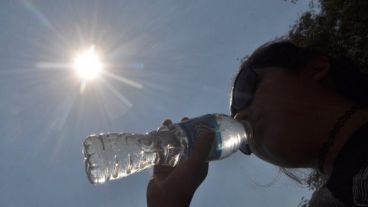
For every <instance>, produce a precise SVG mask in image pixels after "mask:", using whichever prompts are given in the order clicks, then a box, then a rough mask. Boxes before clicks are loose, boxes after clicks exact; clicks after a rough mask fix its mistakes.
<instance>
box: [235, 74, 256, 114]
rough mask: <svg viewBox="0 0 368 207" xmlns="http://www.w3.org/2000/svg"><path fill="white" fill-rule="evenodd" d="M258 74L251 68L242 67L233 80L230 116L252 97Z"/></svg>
mask: <svg viewBox="0 0 368 207" xmlns="http://www.w3.org/2000/svg"><path fill="white" fill-rule="evenodd" d="M257 83H258V75H257V73H256V72H255V71H254V70H253V69H251V68H244V69H242V70H241V71H240V72H239V74H238V76H237V77H236V79H235V81H234V85H233V88H232V91H231V102H230V110H231V116H232V117H234V116H235V115H236V113H238V112H239V111H241V110H243V109H245V108H247V107H248V106H249V105H250V103H251V102H252V100H253V98H254V93H255V91H256V88H257Z"/></svg>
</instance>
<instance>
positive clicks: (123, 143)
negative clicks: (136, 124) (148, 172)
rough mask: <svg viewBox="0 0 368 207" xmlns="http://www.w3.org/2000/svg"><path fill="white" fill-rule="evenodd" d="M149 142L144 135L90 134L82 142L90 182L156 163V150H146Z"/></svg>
mask: <svg viewBox="0 0 368 207" xmlns="http://www.w3.org/2000/svg"><path fill="white" fill-rule="evenodd" d="M143 137H144V139H142V138H143ZM139 140H144V141H139ZM152 144H153V143H152V141H151V140H150V139H149V138H148V139H147V137H145V135H134V134H124V133H121V134H106V135H91V136H89V137H88V138H87V139H86V140H85V141H84V143H83V145H84V150H83V152H84V157H85V167H86V173H87V175H88V178H89V180H90V182H91V183H94V184H96V183H104V182H106V181H107V180H115V179H119V178H121V177H125V176H128V175H130V174H132V173H135V172H138V171H141V170H144V169H146V168H148V167H151V166H153V165H154V164H155V163H156V162H157V158H158V155H157V152H154V151H153V150H145V149H149V148H151V145H152Z"/></svg>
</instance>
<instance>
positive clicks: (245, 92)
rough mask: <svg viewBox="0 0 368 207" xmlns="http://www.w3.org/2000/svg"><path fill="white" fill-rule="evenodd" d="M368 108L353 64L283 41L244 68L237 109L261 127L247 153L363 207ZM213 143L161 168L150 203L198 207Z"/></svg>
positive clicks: (366, 84) (367, 80)
mask: <svg viewBox="0 0 368 207" xmlns="http://www.w3.org/2000/svg"><path fill="white" fill-rule="evenodd" d="M367 103H368V77H367V75H364V74H360V72H359V67H358V66H357V65H356V64H355V63H354V62H352V61H351V60H350V59H348V58H345V57H334V58H333V57H329V56H327V55H324V54H321V53H319V52H317V51H313V50H311V49H308V48H300V47H296V46H295V45H293V44H292V43H290V42H288V41H282V42H271V43H269V44H266V45H264V46H262V47H260V48H259V49H257V50H256V51H255V52H254V53H253V54H252V55H251V56H250V57H249V58H247V60H246V61H244V62H243V63H242V65H241V67H240V71H239V72H238V74H237V77H236V79H235V81H234V86H233V90H232V93H231V101H230V104H231V106H230V108H231V113H232V116H233V117H234V118H235V119H237V120H243V119H246V120H248V121H250V123H251V124H252V126H253V130H254V137H253V139H251V140H249V141H248V147H246V148H244V149H242V151H243V152H244V153H245V154H250V153H254V154H255V155H256V156H258V157H259V158H261V159H263V160H265V161H267V162H270V163H272V164H274V165H277V166H280V167H282V168H312V169H315V170H316V171H318V172H320V173H322V175H324V176H325V177H326V185H325V187H324V189H327V190H328V191H330V192H331V194H332V195H333V197H335V198H336V199H338V200H340V201H341V202H342V203H344V204H345V205H347V206H359V205H360V206H362V205H365V204H367V205H368V185H366V183H365V180H366V179H367V178H368V175H366V174H367V173H365V169H366V168H367V169H368V165H367V163H366V161H367V160H368V150H365V147H366V146H368V109H367V108H366V107H364V106H365V105H366V104H367ZM164 124H166V125H168V124H171V122H170V121H166V122H165V123H164ZM212 140H213V134H212V133H211V132H209V133H207V134H205V135H204V136H203V137H202V139H199V140H198V143H197V145H198V146H199V147H197V148H196V151H195V152H194V153H193V154H192V155H191V156H190V158H189V159H188V160H187V161H186V162H184V163H183V164H181V165H180V166H178V167H176V168H171V167H165V166H158V167H156V168H155V169H154V174H153V178H152V180H151V181H150V183H149V185H148V189H147V202H148V206H161V207H163V206H189V205H190V201H191V199H192V197H193V195H194V192H195V190H196V189H197V188H198V186H199V185H200V184H201V182H202V181H203V180H204V179H205V177H206V175H207V171H208V163H207V162H206V157H207V155H208V151H209V148H210V145H211V143H212ZM366 165H367V166H366ZM183 178H185V179H183ZM178 186H180V188H178ZM316 197H318V196H317V195H315V196H314V198H316ZM312 200H313V199H312ZM314 201H315V199H314Z"/></svg>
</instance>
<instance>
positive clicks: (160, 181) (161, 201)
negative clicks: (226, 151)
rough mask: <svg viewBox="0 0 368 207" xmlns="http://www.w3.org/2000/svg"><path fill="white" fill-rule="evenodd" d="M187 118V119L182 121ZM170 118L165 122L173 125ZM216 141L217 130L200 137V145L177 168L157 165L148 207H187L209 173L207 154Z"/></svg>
mask: <svg viewBox="0 0 368 207" xmlns="http://www.w3.org/2000/svg"><path fill="white" fill-rule="evenodd" d="M185 120H187V118H183V119H182V121H185ZM171 124H172V122H171V120H166V121H165V122H164V123H163V125H165V126H169V125H171ZM213 140H214V133H213V132H207V133H204V134H203V135H202V136H201V137H200V138H199V139H197V142H196V147H195V150H194V151H193V153H192V154H191V155H190V156H189V158H188V160H185V161H183V162H182V163H180V164H179V165H178V166H176V167H171V166H163V165H161V166H160V165H156V166H155V167H154V168H153V176H152V179H151V180H150V182H149V183H148V187H147V206H148V207H174V206H175V207H184V206H185V207H187V206H189V205H190V202H191V200H192V197H193V195H194V192H195V191H196V190H197V188H198V187H199V185H200V184H201V183H202V182H203V180H204V179H205V178H206V176H207V173H208V162H207V157H208V154H209V152H210V149H211V145H212V142H213Z"/></svg>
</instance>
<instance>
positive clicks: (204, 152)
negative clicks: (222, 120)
mask: <svg viewBox="0 0 368 207" xmlns="http://www.w3.org/2000/svg"><path fill="white" fill-rule="evenodd" d="M214 139H215V133H214V131H213V130H206V131H205V132H203V133H202V135H200V136H199V137H198V138H197V140H196V142H195V144H194V146H193V147H194V151H193V152H192V154H191V155H189V158H188V160H187V162H188V164H189V165H193V167H196V166H199V165H202V164H203V163H205V162H207V161H208V160H207V158H208V155H209V153H210V151H211V148H212V145H213V142H214Z"/></svg>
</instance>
